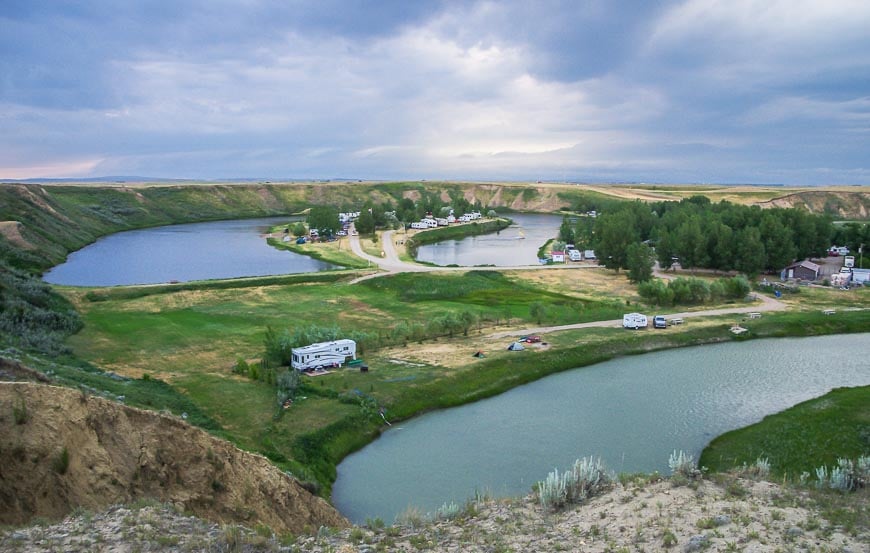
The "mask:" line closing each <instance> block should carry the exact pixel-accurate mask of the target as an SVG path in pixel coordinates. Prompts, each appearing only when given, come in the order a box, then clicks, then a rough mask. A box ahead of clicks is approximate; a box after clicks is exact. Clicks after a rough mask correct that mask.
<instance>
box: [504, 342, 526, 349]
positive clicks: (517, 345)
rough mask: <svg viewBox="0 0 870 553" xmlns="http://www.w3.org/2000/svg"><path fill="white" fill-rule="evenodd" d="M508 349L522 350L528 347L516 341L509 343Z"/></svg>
mask: <svg viewBox="0 0 870 553" xmlns="http://www.w3.org/2000/svg"><path fill="white" fill-rule="evenodd" d="M507 349H508V351H522V350H524V349H526V347H525V346H523V345H522V344H521V343H519V342H514V343H513V344H511V345H509V346H508V347H507Z"/></svg>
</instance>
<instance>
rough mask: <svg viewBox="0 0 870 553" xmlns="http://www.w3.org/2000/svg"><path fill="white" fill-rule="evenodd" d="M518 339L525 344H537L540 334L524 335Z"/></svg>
mask: <svg viewBox="0 0 870 553" xmlns="http://www.w3.org/2000/svg"><path fill="white" fill-rule="evenodd" d="M520 341H521V342H525V343H527V344H537V343H538V342H540V341H541V337H540V336H526V337H524V338H522V339H520Z"/></svg>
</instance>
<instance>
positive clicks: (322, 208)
mask: <svg viewBox="0 0 870 553" xmlns="http://www.w3.org/2000/svg"><path fill="white" fill-rule="evenodd" d="M420 194H421V196H420V198H419V199H418V200H417V201H414V200H412V199H411V198H401V199H398V200H394V199H387V200H385V201H383V202H375V201H371V200H369V201H367V202H365V203H364V204H363V205H362V206H359V205H342V206H328V205H319V206H312V207H311V209H310V210H309V213H308V218H307V222H308V227H309V228H312V229H317V230H318V231H319V232H320V233H321V234H325V235H331V234H335V233H336V232H338V230H339V229H341V224H340V222H339V219H338V214H339V212H341V211H344V212H352V211H359V213H360V214H359V217H358V218H357V219H356V221H355V223H354V224H355V227H356V230H357V231H359V232H360V234H371V233H373V232H374V231H375V229H378V228H398V227H400V226H401V225H403V224H406V223H410V222H412V221H419V220H420V219H422V218H424V217H425V216H426V215H428V214H431V215H432V216H434V217H447V215H449V214H450V212H451V210H452V211H453V212H454V213H455V214H457V215H462V214H464V213H470V212H472V211H481V212H482V211H483V206H482V205H481V203H480V200H477V201H475V202H470V201H468V200H467V199H465V196H464V195H463V194H462V191H461V190H448V191H447V194H448V197H449V201H444V200H443V199H442V197H441V194H440V193H437V192H431V191H426V190H423V191H421V192H420ZM294 234H295V231H294Z"/></svg>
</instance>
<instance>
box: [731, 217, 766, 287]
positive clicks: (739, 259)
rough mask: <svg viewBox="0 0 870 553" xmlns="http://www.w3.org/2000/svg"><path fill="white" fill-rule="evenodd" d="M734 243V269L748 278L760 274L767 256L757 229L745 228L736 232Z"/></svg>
mask: <svg viewBox="0 0 870 553" xmlns="http://www.w3.org/2000/svg"><path fill="white" fill-rule="evenodd" d="M735 242H736V245H735V256H736V259H735V261H736V263H735V267H734V268H735V269H737V270H738V271H740V272H742V273H744V274H747V275H750V276H755V275H757V274H758V273H760V272H761V271H762V270H763V269H764V260H765V258H766V257H767V256H766V254H765V250H764V244H763V243H762V242H761V232H759V230H758V228H756V227H747V228H745V229H743V230H741V231H739V232H737V238H736V240H735Z"/></svg>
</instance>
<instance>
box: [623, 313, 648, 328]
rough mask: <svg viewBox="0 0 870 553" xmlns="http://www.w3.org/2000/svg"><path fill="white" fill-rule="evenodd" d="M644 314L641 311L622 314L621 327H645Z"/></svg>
mask: <svg viewBox="0 0 870 553" xmlns="http://www.w3.org/2000/svg"><path fill="white" fill-rule="evenodd" d="M646 326H647V323H646V315H643V314H641V313H626V314H625V315H623V316H622V328H631V329H634V330H637V329H639V328H646Z"/></svg>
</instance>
